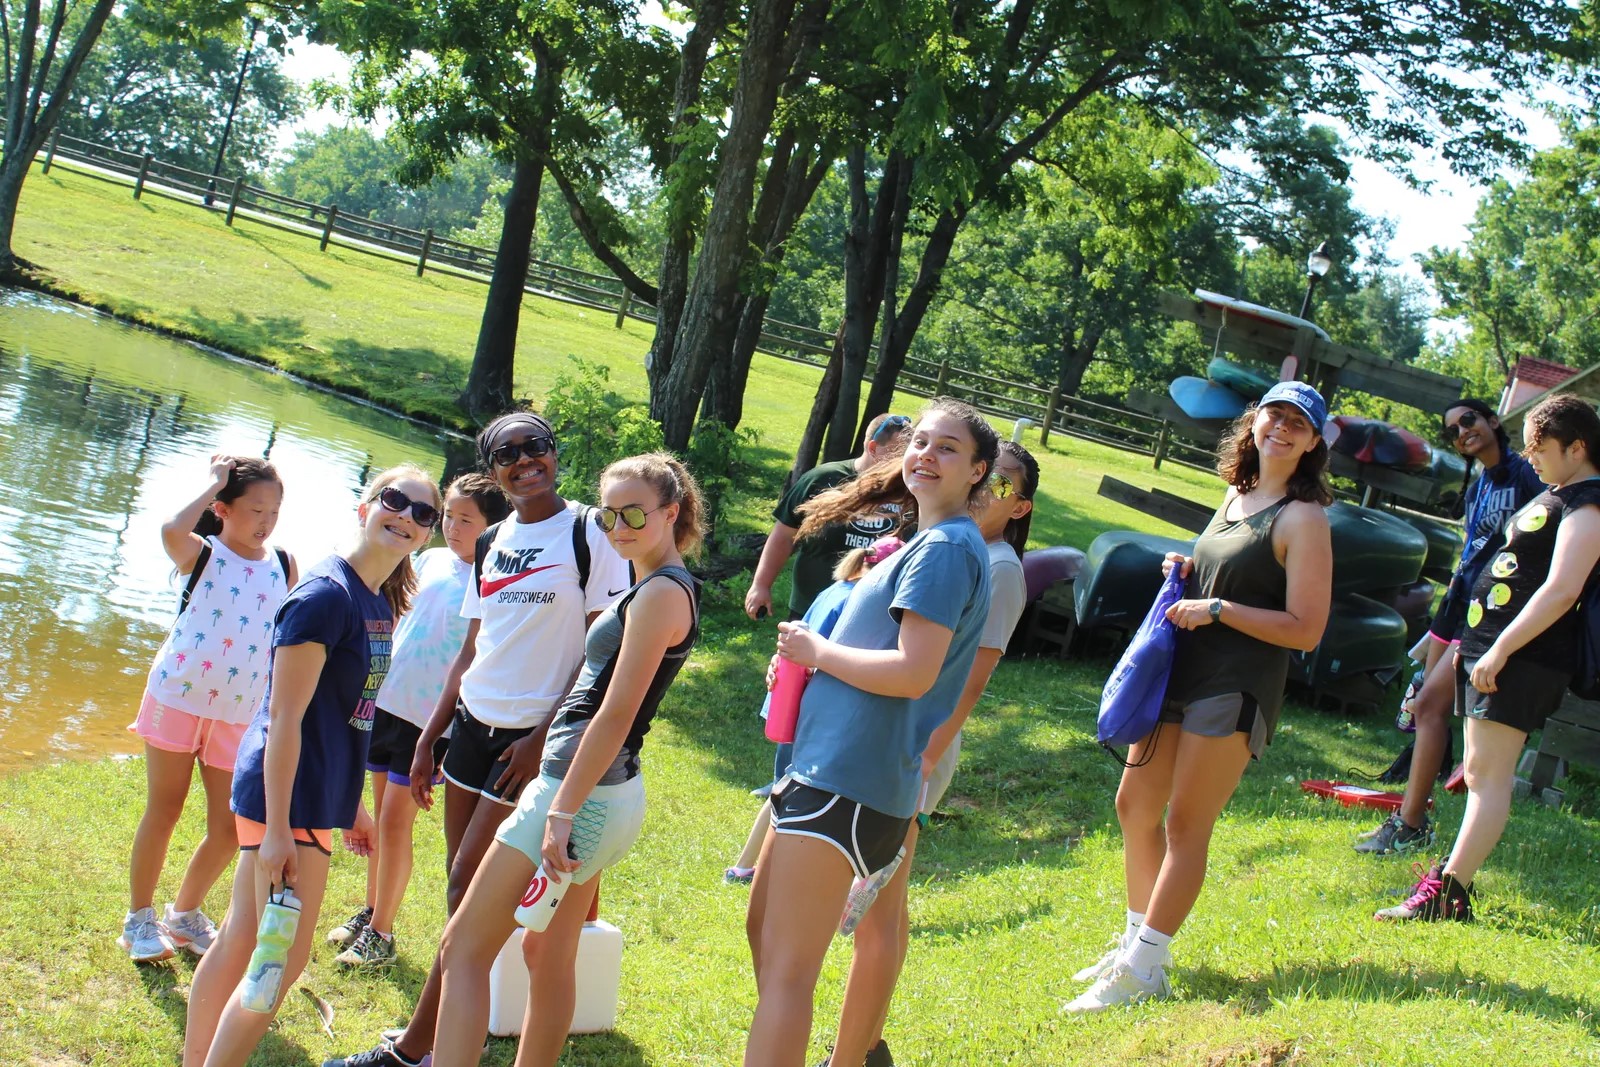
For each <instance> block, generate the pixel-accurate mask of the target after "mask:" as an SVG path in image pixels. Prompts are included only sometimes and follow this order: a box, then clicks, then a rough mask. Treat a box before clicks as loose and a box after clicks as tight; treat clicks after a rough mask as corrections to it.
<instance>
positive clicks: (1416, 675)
mask: <svg viewBox="0 0 1600 1067" xmlns="http://www.w3.org/2000/svg"><path fill="white" fill-rule="evenodd" d="M1409 669H1410V671H1411V682H1410V684H1409V685H1407V686H1406V691H1405V693H1404V694H1403V695H1402V696H1401V697H1400V710H1399V712H1397V713H1396V714H1395V717H1394V728H1395V729H1396V730H1399V731H1400V732H1401V733H1404V734H1414V733H1416V732H1417V717H1416V715H1414V714H1412V711H1411V702H1412V701H1413V700H1415V699H1417V693H1418V692H1420V691H1421V690H1422V679H1423V675H1424V674H1426V673H1427V669H1426V668H1425V667H1423V665H1422V664H1420V663H1418V662H1417V661H1416V660H1412V661H1411V664H1410V667H1409Z"/></svg>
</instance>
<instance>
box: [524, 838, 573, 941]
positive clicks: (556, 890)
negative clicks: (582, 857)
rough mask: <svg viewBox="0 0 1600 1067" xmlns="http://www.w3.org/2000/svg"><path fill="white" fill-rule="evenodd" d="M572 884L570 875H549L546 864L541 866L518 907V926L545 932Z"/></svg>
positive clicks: (535, 872)
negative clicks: (545, 867)
mask: <svg viewBox="0 0 1600 1067" xmlns="http://www.w3.org/2000/svg"><path fill="white" fill-rule="evenodd" d="M569 854H570V853H569ZM571 884H572V878H571V876H570V875H566V874H562V873H561V872H560V871H555V872H552V873H548V874H547V873H546V872H545V869H544V864H542V863H541V864H539V869H538V870H536V871H534V872H533V880H532V881H530V882H529V883H528V888H527V890H526V891H524V892H523V894H522V901H521V903H519V904H518V905H517V910H516V912H515V914H514V918H515V919H516V920H517V924H518V925H519V926H522V927H524V928H526V929H529V930H532V931H534V932H536V933H537V932H540V931H542V930H544V929H545V928H546V927H548V926H549V925H550V920H551V919H552V918H553V917H554V916H555V913H556V908H558V907H560V906H561V898H562V897H564V896H566V895H567V886H569V885H571Z"/></svg>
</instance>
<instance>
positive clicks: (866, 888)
mask: <svg viewBox="0 0 1600 1067" xmlns="http://www.w3.org/2000/svg"><path fill="white" fill-rule="evenodd" d="M905 858H906V850H905V846H904V845H902V846H900V851H899V852H897V853H895V857H894V859H892V860H890V861H889V865H888V866H887V867H884V868H883V869H881V870H877V871H873V872H872V873H871V874H869V875H867V876H866V877H865V878H857V879H856V881H855V884H854V885H852V886H851V887H850V896H849V897H848V898H846V899H845V902H844V915H842V916H841V917H840V918H839V936H840V937H849V936H850V935H851V934H853V933H855V932H856V927H857V926H858V925H860V923H861V918H862V916H864V915H866V913H867V909H868V908H870V907H872V902H873V901H874V900H877V899H878V892H879V890H881V889H882V888H883V887H884V886H886V885H888V884H889V879H891V878H893V877H894V872H895V871H898V870H899V869H900V862H901V861H902V860H904V859H905Z"/></svg>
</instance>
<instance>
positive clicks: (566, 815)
mask: <svg viewBox="0 0 1600 1067" xmlns="http://www.w3.org/2000/svg"><path fill="white" fill-rule="evenodd" d="M577 817H578V816H577V813H576V812H571V811H552V812H550V813H549V814H547V815H546V816H545V818H546V819H562V820H564V821H566V822H572V821H573V820H574V819H576V818H577Z"/></svg>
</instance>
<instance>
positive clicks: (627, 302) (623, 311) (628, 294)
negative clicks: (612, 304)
mask: <svg viewBox="0 0 1600 1067" xmlns="http://www.w3.org/2000/svg"><path fill="white" fill-rule="evenodd" d="M632 304H633V290H632V289H627V288H624V289H623V290H622V303H621V305H620V306H618V308H617V329H619V330H620V329H622V324H623V323H624V322H626V321H627V319H628V308H629V307H630V306H631V305H632Z"/></svg>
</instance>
